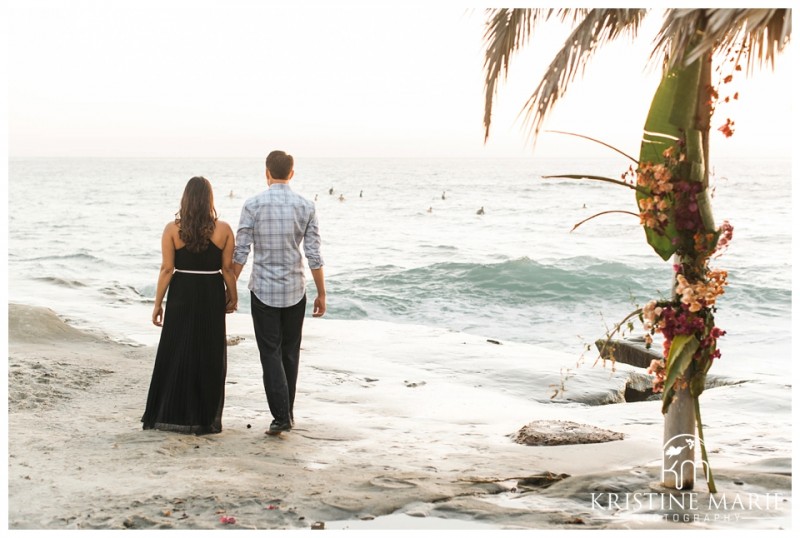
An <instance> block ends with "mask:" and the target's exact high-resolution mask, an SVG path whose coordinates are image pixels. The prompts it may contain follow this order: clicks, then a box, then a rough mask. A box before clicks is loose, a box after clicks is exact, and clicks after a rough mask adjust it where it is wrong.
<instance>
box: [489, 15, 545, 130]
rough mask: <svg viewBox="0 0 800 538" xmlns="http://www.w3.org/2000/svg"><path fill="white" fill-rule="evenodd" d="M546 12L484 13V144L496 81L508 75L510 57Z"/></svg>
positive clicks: (519, 47)
mask: <svg viewBox="0 0 800 538" xmlns="http://www.w3.org/2000/svg"><path fill="white" fill-rule="evenodd" d="M551 12H552V10H549V9H506V8H503V9H490V10H487V21H486V30H485V32H484V35H483V40H484V42H485V44H486V57H485V59H484V63H483V68H484V72H485V73H486V85H485V93H486V100H485V105H484V113H483V126H484V128H485V130H486V132H485V137H484V142H485V141H486V140H487V139H488V138H489V126H490V125H491V123H492V104H493V102H494V98H495V96H496V95H497V82H498V80H499V79H500V77H501V76H502V77H503V78H505V77H506V76H507V75H508V65H509V61H510V60H511V56H512V55H513V54H514V53H515V52H516V51H518V50H519V49H521V48H522V47H523V46H524V45H525V43H526V42H527V41H528V38H529V37H530V35H531V31H532V30H533V27H534V26H535V25H536V23H537V21H540V20H541V19H543V18H544V19H547V18H548V17H549V16H550V14H551Z"/></svg>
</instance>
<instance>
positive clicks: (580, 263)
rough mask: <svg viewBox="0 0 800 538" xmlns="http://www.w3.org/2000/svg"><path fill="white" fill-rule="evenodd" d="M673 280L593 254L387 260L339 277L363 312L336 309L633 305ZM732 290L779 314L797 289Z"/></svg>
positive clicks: (738, 300)
mask: <svg viewBox="0 0 800 538" xmlns="http://www.w3.org/2000/svg"><path fill="white" fill-rule="evenodd" d="M670 269H671V268H670ZM670 279H671V271H668V270H666V269H664V270H654V269H653V268H651V267H650V268H649V267H634V266H631V265H628V264H625V263H621V262H610V261H606V260H603V259H600V258H595V257H591V256H582V257H573V258H567V259H564V260H560V261H559V262H558V263H540V262H537V261H535V260H532V259H530V258H517V259H513V260H507V261H500V262H497V263H489V264H479V263H458V262H442V263H435V264H431V265H426V266H422V267H417V268H412V269H404V268H400V267H396V266H390V265H388V266H387V265H384V266H380V267H374V268H369V269H361V270H359V271H357V272H353V273H350V274H348V275H337V276H336V277H335V278H332V279H331V286H332V288H333V289H335V290H336V295H338V296H341V297H346V298H347V300H348V301H350V305H358V308H357V309H356V308H353V309H350V308H349V307H348V308H346V309H345V308H343V309H342V311H341V312H339V311H338V309H334V311H333V312H332V313H334V314H335V315H336V316H337V317H340V314H341V316H342V317H344V318H345V319H356V318H359V317H363V316H364V315H365V314H368V315H370V316H371V315H374V313H375V312H376V311H377V312H385V313H391V314H393V315H399V316H404V315H407V314H409V313H410V312H414V311H416V310H418V309H419V308H420V307H421V306H422V305H428V306H431V305H433V303H437V305H436V308H439V309H442V315H443V316H447V315H448V309H449V307H450V306H452V307H453V309H454V310H455V311H460V310H463V311H469V309H470V308H471V309H474V310H476V311H486V309H488V308H494V307H495V306H498V305H500V306H503V307H509V308H514V307H531V306H537V305H538V306H545V305H547V306H548V307H555V308H562V309H566V310H570V309H573V308H581V307H582V305H584V306H585V305H596V304H606V305H609V304H625V305H628V306H631V307H632V308H631V310H632V309H633V308H635V306H634V305H638V306H641V305H643V304H644V303H645V302H647V301H649V300H651V299H659V298H664V297H667V296H669V293H670V287H671V280H670ZM728 291H729V292H728V294H729V295H730V297H728V295H726V297H725V298H724V300H728V299H730V300H731V301H732V302H734V301H735V304H736V308H742V309H744V310H747V309H749V308H755V307H756V306H758V305H759V304H760V303H763V302H767V303H768V304H771V305H773V308H775V309H776V311H784V310H785V309H786V308H790V306H791V290H783V289H778V288H772V287H762V286H750V287H747V288H744V287H739V286H731V287H730V288H729V290H728ZM439 303H441V304H439ZM454 305H457V306H454ZM450 315H452V313H450ZM351 316H354V317H351Z"/></svg>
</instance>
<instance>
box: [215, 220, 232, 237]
mask: <svg viewBox="0 0 800 538" xmlns="http://www.w3.org/2000/svg"><path fill="white" fill-rule="evenodd" d="M215 231H218V232H222V233H225V234H227V233H229V232H232V231H233V229H232V228H231V225H230V224H228V223H227V222H225V221H224V220H222V219H217V222H216V228H215Z"/></svg>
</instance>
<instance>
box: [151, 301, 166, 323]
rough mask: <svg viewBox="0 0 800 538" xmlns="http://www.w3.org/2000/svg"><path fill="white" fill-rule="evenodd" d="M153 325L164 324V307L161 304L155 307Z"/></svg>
mask: <svg viewBox="0 0 800 538" xmlns="http://www.w3.org/2000/svg"><path fill="white" fill-rule="evenodd" d="M153 325H155V326H156V327H161V326H163V325H164V309H163V308H162V307H161V305H160V304H157V305H156V306H155V307H154V308H153Z"/></svg>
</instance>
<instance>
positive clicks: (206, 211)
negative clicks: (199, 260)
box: [175, 176, 217, 252]
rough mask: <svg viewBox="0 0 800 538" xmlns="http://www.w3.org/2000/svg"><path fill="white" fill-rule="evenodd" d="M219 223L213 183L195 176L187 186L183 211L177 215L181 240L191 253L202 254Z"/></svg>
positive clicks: (182, 203)
mask: <svg viewBox="0 0 800 538" xmlns="http://www.w3.org/2000/svg"><path fill="white" fill-rule="evenodd" d="M216 222H217V210H216V209H214V192H213V191H212V190H211V182H210V181H208V180H207V179H206V178H204V177H202V176H195V177H193V178H192V179H190V180H189V182H188V183H187V184H186V188H185V189H184V190H183V198H181V209H180V211H178V212H177V213H176V214H175V224H177V225H178V228H179V232H178V233H179V234H180V238H181V240H182V241H183V242H184V243H186V249H187V250H188V251H189V252H202V251H203V250H205V249H206V246H207V245H208V241H209V239H211V234H213V233H214V227H215V226H216Z"/></svg>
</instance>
